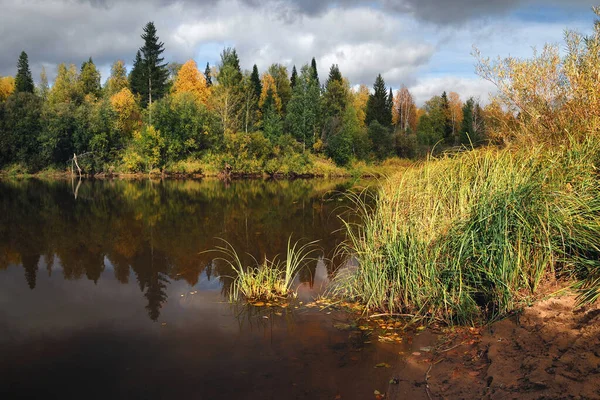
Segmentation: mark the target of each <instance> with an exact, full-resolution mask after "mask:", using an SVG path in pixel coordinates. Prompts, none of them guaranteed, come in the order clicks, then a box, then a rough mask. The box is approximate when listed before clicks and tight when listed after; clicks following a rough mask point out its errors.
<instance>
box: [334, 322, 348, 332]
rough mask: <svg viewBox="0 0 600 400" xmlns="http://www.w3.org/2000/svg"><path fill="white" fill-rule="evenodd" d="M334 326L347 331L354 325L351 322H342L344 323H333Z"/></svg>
mask: <svg viewBox="0 0 600 400" xmlns="http://www.w3.org/2000/svg"><path fill="white" fill-rule="evenodd" d="M333 327H334V328H335V329H339V330H340V331H347V330H348V329H350V328H352V326H351V325H350V324H342V323H337V324H333Z"/></svg>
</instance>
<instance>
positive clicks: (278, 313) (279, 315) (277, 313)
mask: <svg viewBox="0 0 600 400" xmlns="http://www.w3.org/2000/svg"><path fill="white" fill-rule="evenodd" d="M275 315H277V316H278V317H281V316H282V315H283V313H280V312H276V313H275Z"/></svg>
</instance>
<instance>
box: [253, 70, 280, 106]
mask: <svg viewBox="0 0 600 400" xmlns="http://www.w3.org/2000/svg"><path fill="white" fill-rule="evenodd" d="M261 82H262V92H260V99H259V101H258V105H259V107H260V108H261V109H262V108H263V106H264V105H265V101H266V100H267V97H268V96H269V93H270V94H271V95H272V96H273V101H274V102H275V107H276V108H277V111H278V112H281V99H280V98H279V95H278V94H277V85H276V84H275V79H274V78H273V76H271V74H269V73H264V74H263V76H262V78H261Z"/></svg>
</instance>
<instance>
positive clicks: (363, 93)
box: [352, 85, 369, 128]
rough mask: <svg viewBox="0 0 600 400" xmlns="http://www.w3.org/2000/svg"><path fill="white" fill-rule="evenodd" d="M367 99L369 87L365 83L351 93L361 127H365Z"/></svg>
mask: <svg viewBox="0 0 600 400" xmlns="http://www.w3.org/2000/svg"><path fill="white" fill-rule="evenodd" d="M368 101H369V88H368V87H367V86H366V85H360V87H359V88H358V90H357V91H356V92H354V93H353V98H352V102H353V105H354V108H355V109H356V116H357V117H358V122H359V123H360V127H361V128H365V119H366V118H367V102H368Z"/></svg>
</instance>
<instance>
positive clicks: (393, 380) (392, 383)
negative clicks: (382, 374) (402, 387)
mask: <svg viewBox="0 0 600 400" xmlns="http://www.w3.org/2000/svg"><path fill="white" fill-rule="evenodd" d="M399 383H400V379H398V378H392V379H390V385H397V384H399Z"/></svg>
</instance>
